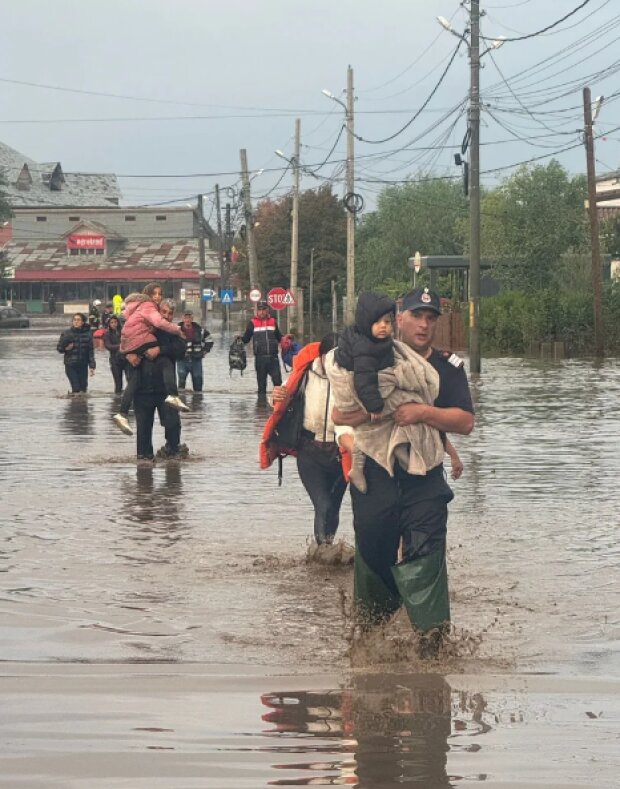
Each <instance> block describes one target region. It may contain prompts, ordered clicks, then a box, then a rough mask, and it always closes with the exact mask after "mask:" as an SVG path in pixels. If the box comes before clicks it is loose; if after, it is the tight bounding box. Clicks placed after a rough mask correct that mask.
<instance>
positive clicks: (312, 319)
mask: <svg viewBox="0 0 620 789" xmlns="http://www.w3.org/2000/svg"><path fill="white" fill-rule="evenodd" d="M313 310H314V247H312V249H311V250H310V309H309V317H310V339H311V340H312V339H314V315H313Z"/></svg>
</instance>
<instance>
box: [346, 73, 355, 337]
mask: <svg viewBox="0 0 620 789" xmlns="http://www.w3.org/2000/svg"><path fill="white" fill-rule="evenodd" d="M353 101H354V97H353V69H352V68H351V66H349V67H348V68H347V113H346V118H347V193H348V194H349V195H353V193H354V192H355V170H354V167H355V153H354V142H355V140H354V137H353V132H354V121H353ZM351 199H353V198H351ZM354 320H355V214H354V213H353V211H349V210H347V314H346V321H345V322H346V323H347V324H352V323H353V322H354Z"/></svg>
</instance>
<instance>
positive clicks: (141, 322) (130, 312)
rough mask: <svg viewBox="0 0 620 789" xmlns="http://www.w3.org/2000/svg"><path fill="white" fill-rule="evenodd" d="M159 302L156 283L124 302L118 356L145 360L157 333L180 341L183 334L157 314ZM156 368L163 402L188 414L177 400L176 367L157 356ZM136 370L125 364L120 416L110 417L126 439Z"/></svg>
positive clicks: (154, 343)
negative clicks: (123, 317)
mask: <svg viewBox="0 0 620 789" xmlns="http://www.w3.org/2000/svg"><path fill="white" fill-rule="evenodd" d="M161 300H162V292H161V287H160V286H159V285H157V284H156V283H151V284H149V285H147V286H146V287H145V289H144V291H143V292H142V293H131V294H130V295H129V296H127V298H126V299H125V305H126V306H125V310H124V316H125V323H124V325H123V329H122V331H121V347H120V352H121V353H122V354H123V355H124V356H128V355H130V354H135V355H136V356H139V357H144V355H145V353H146V351H148V349H149V348H156V347H157V346H158V345H159V343H158V342H157V338H156V336H155V330H156V329H161V330H162V331H165V332H168V333H169V334H176V335H178V336H180V337H183V333H182V331H181V329H180V327H179V326H177V324H176V323H171V322H170V321H167V320H165V319H164V318H162V316H161V314H160V312H159V304H160V303H161ZM140 364H141V362H140ZM155 364H159V365H161V372H162V376H163V379H164V386H165V389H166V400H165V402H166V403H167V404H168V405H169V406H171V407H172V408H176V409H177V410H178V411H189V409H188V407H187V406H186V405H185V403H184V402H183V401H182V400H181V398H180V397H179V396H178V395H179V393H178V390H177V386H176V374H175V369H174V368H175V365H174V363H173V362H172V360H171V359H169V358H167V357H166V356H158V357H157V359H156V360H155ZM139 366H140V365H139V364H138V365H136V366H134V365H133V364H130V363H129V362H128V363H127V365H126V368H125V372H126V376H127V386H126V387H125V391H124V392H123V397H122V398H121V405H120V413H118V414H115V415H114V417H113V419H114V422H115V423H116V424H117V425H118V427H119V428H120V429H121V430H122V431H123V433H127V434H129V435H131V434H132V433H133V430H132V429H131V427H130V425H129V421H128V419H127V417H128V415H129V409H130V407H131V403H132V401H133V398H134V394H135V390H136V386H137V382H138V374H139V371H138V367H139Z"/></svg>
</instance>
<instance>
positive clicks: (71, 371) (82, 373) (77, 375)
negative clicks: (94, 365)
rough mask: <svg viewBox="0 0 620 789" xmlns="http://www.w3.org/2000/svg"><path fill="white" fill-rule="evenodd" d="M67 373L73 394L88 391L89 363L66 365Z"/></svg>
mask: <svg viewBox="0 0 620 789" xmlns="http://www.w3.org/2000/svg"><path fill="white" fill-rule="evenodd" d="M65 373H66V375H67V378H68V379H69V383H70V384H71V391H72V392H85V391H86V390H87V389H88V362H84V363H83V364H65Z"/></svg>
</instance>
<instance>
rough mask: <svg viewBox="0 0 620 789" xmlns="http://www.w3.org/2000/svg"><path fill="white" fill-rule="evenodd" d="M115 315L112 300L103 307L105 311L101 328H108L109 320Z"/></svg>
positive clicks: (102, 314)
mask: <svg viewBox="0 0 620 789" xmlns="http://www.w3.org/2000/svg"><path fill="white" fill-rule="evenodd" d="M112 315H114V309H113V307H112V302H111V301H110V302H108V303H107V304H106V305H105V307H104V308H103V312H102V313H101V328H102V329H107V328H108V322H109V320H110V318H111V317H112Z"/></svg>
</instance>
